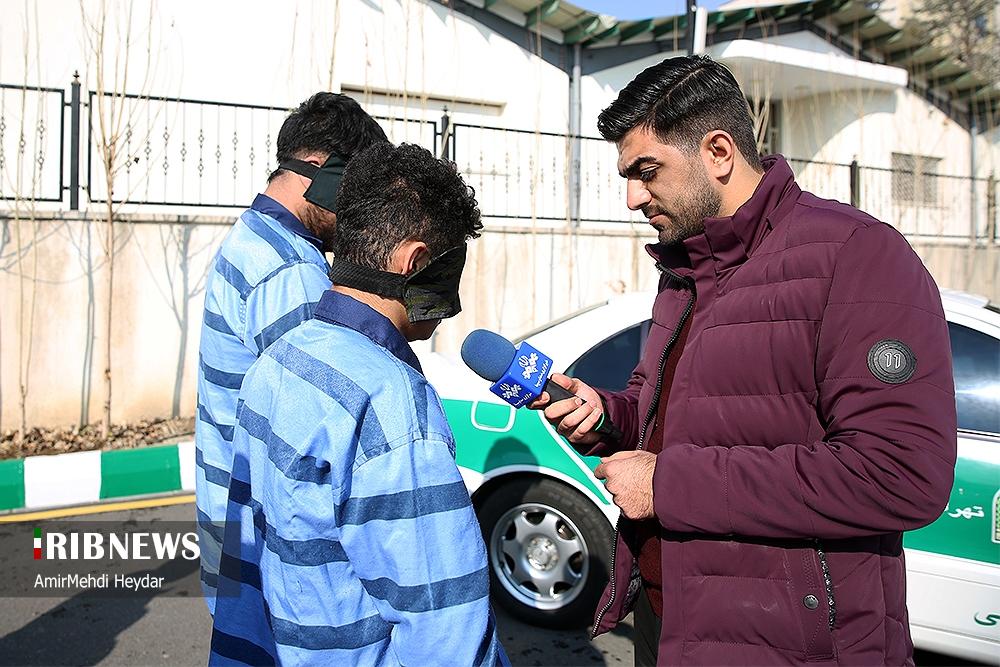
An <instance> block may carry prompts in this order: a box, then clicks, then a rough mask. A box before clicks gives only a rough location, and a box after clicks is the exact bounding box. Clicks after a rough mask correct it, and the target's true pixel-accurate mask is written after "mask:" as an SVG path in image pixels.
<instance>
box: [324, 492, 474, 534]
mask: <svg viewBox="0 0 1000 667" xmlns="http://www.w3.org/2000/svg"><path fill="white" fill-rule="evenodd" d="M468 506H469V491H468V489H466V488H465V483H464V482H461V481H459V482H452V483H451V484H439V485H437V486H424V487H420V488H418V489H412V490H410V491H400V492H399V493H389V494H386V495H382V496H372V497H370V498H349V499H348V500H346V501H345V502H344V503H343V504H341V506H340V522H339V523H340V525H359V524H363V523H367V522H369V521H375V520H382V521H393V520H395V519H412V518H414V517H418V516H427V515H430V514H437V513H438V512H449V511H451V510H456V509H461V508H463V507H468Z"/></svg>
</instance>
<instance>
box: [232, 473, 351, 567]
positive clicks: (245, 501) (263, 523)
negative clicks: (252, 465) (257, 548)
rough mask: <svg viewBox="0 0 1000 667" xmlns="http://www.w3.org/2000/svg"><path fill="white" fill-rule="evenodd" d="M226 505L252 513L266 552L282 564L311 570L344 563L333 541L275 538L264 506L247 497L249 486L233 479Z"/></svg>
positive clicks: (274, 531) (277, 536)
mask: <svg viewBox="0 0 1000 667" xmlns="http://www.w3.org/2000/svg"><path fill="white" fill-rule="evenodd" d="M229 500H230V502H234V503H238V504H240V505H243V506H244V507H247V508H248V509H249V510H250V511H251V512H252V513H253V524H254V528H256V530H257V532H258V533H259V534H260V536H261V537H262V538H263V539H264V543H265V544H266V546H267V549H268V550H269V551H270V552H271V553H273V554H274V555H275V556H277V557H278V558H279V559H280V560H281V562H282V563H287V564H288V565H296V566H299V567H315V566H317V565H327V564H329V563H345V562H347V553H346V552H345V551H344V547H343V546H342V545H341V544H340V542H338V541H337V540H327V539H323V538H316V539H311V540H289V539H285V538H283V537H281V536H280V535H278V531H277V529H275V527H274V526H272V525H271V524H269V523H268V522H267V516H266V515H265V513H264V506H263V505H261V503H260V502H259V501H257V500H254V498H253V497H252V495H251V489H250V485H249V484H247V483H246V482H243V481H241V480H238V479H236V478H235V477H234V478H233V480H232V482H231V483H230V486H229Z"/></svg>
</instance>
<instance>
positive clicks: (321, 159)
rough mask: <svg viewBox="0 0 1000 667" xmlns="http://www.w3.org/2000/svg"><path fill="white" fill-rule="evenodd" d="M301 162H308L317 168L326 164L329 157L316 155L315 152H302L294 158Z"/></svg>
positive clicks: (321, 154) (322, 154)
mask: <svg viewBox="0 0 1000 667" xmlns="http://www.w3.org/2000/svg"><path fill="white" fill-rule="evenodd" d="M295 157H296V158H298V159H299V160H302V161H303V162H308V163H309V164H314V165H316V166H317V167H322V166H323V165H324V164H325V163H326V159H327V158H328V157H329V156H328V155H327V154H325V153H317V152H316V151H308V152H303V153H301V154H299V155H296V156H295Z"/></svg>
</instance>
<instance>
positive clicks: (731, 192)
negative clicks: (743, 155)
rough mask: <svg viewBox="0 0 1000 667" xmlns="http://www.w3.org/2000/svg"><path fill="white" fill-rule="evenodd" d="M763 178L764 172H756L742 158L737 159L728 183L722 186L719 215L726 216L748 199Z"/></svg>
mask: <svg viewBox="0 0 1000 667" xmlns="http://www.w3.org/2000/svg"><path fill="white" fill-rule="evenodd" d="M763 178H764V172H757V171H754V169H753V168H752V167H751V166H750V165H749V164H747V163H746V162H743V161H742V160H739V161H737V163H736V166H735V167H734V168H733V173H732V175H731V176H730V178H729V183H728V184H727V186H726V187H724V188H722V202H721V206H720V207H719V217H722V218H727V217H729V216H731V215H733V214H734V213H736V211H737V210H739V208H740V207H741V206H743V204H745V203H747V202H748V201H750V198H751V197H753V193H754V192H755V191H756V190H757V186H758V185H759V184H760V182H761V180H762V179H763Z"/></svg>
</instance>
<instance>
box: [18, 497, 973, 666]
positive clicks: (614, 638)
mask: <svg viewBox="0 0 1000 667" xmlns="http://www.w3.org/2000/svg"><path fill="white" fill-rule="evenodd" d="M192 508H193V505H177V506H173V507H159V508H153V509H140V510H130V511H127V512H114V513H106V514H101V515H97V516H99V518H100V519H101V520H108V521H123V522H124V521H148V520H161V521H183V520H187V519H189V518H190V517H191V513H192V511H193V510H192ZM32 523H33V525H41V526H42V527H43V530H44V525H45V522H38V521H35V522H32ZM192 567H193V565H192ZM8 574H9V573H8ZM497 617H498V618H497V622H498V627H499V629H500V633H501V638H502V641H503V643H504V647H505V648H506V649H507V653H508V655H509V656H510V658H511V662H512V663H513V664H514V665H515V666H525V667H526V666H528V665H559V667H570V666H574V665H582V666H591V665H593V666H596V665H607V666H609V667H610V666H613V665H632V646H631V641H630V634H631V629H632V628H631V624H630V623H626V624H625V625H624V627H622V628H620V629H619V630H617V631H616V632H614V633H611V634H608V635H604V636H602V637H599V638H598V639H597V640H595V641H593V642H591V641H590V640H589V638H588V634H587V631H586V630H584V629H581V630H573V631H552V630H543V629H540V628H536V627H533V626H529V625H525V624H524V623H520V622H519V621H518V620H516V619H514V618H512V617H510V616H509V615H507V614H504V613H503V612H502V610H499V609H498V611H497ZM209 636H210V624H209V616H208V612H207V611H206V608H205V604H204V602H203V601H202V600H201V599H200V598H169V597H163V596H150V597H144V598H137V599H118V600H95V599H93V598H88V597H87V596H85V595H82V594H81V595H76V596H73V597H70V598H63V599H57V598H36V599H24V598H19V599H4V600H3V601H2V603H0V665H129V666H137V665H164V666H166V665H203V664H205V659H206V656H207V647H208V642H209ZM917 664H918V665H952V664H958V663H956V661H954V660H953V659H950V658H944V657H942V656H935V655H931V654H918V656H917Z"/></svg>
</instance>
